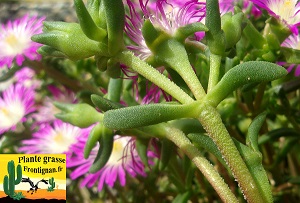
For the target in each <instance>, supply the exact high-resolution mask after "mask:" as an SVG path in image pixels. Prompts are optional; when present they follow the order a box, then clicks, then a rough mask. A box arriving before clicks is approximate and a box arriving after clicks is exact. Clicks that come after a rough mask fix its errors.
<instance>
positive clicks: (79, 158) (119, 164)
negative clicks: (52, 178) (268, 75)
mask: <svg viewBox="0 0 300 203" xmlns="http://www.w3.org/2000/svg"><path fill="white" fill-rule="evenodd" d="M86 141H87V136H80V137H78V142H77V143H76V144H75V145H73V146H72V151H73V154H74V156H73V157H71V158H69V159H68V162H67V167H68V168H74V169H73V170H72V172H71V174H70V177H71V179H73V180H74V179H77V178H79V177H83V180H82V182H81V187H84V186H86V187H89V188H90V187H93V186H94V185H96V184H97V185H98V190H99V191H101V190H102V189H103V186H104V185H105V184H106V185H108V186H110V187H113V186H114V184H115V182H116V181H117V179H118V181H119V183H120V185H121V186H124V185H125V184H126V173H128V174H129V175H130V176H131V177H135V176H136V175H141V176H146V173H145V171H144V168H145V167H144V165H143V163H142V161H141V159H140V157H139V156H138V154H137V151H136V149H135V140H134V139H133V138H131V137H120V136H115V140H114V145H113V150H112V153H111V156H110V158H109V160H108V162H107V163H106V165H105V166H104V167H103V168H102V169H101V170H99V171H98V172H96V173H89V169H90V167H91V166H92V164H93V162H94V160H95V158H96V156H97V153H98V149H99V147H101V146H99V144H97V145H96V146H95V147H94V148H93V150H92V151H91V154H90V156H89V157H88V159H84V157H83V149H84V146H85V143H86ZM149 156H150V157H151V156H152V157H153V156H154V155H153V153H152V152H151V151H149Z"/></svg>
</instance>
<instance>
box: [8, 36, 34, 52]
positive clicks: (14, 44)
mask: <svg viewBox="0 0 300 203" xmlns="http://www.w3.org/2000/svg"><path fill="white" fill-rule="evenodd" d="M4 41H5V45H6V46H5V47H4V48H5V50H6V52H7V54H8V55H16V54H21V53H23V51H24V50H25V49H26V48H27V47H28V46H29V43H30V39H27V38H25V37H24V36H16V35H15V33H9V34H8V35H7V36H6V38H5V40H4Z"/></svg>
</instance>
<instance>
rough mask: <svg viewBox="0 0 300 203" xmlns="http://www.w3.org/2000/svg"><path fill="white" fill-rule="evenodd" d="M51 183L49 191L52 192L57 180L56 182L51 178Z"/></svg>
mask: <svg viewBox="0 0 300 203" xmlns="http://www.w3.org/2000/svg"><path fill="white" fill-rule="evenodd" d="M49 184H50V186H49V187H48V190H47V191H48V192H52V191H54V188H55V182H54V178H53V177H52V178H49Z"/></svg>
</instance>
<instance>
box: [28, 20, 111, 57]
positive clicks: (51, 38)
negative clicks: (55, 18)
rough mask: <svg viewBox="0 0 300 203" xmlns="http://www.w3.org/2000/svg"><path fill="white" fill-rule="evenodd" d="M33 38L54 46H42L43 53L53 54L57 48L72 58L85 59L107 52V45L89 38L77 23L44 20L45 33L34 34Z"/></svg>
mask: <svg viewBox="0 0 300 203" xmlns="http://www.w3.org/2000/svg"><path fill="white" fill-rule="evenodd" d="M32 40H33V41H35V42H38V43H42V44H45V45H48V46H50V47H52V48H53V49H49V48H41V49H40V51H41V53H42V54H43V53H44V54H45V53H46V54H51V53H52V52H54V51H55V50H56V51H57V52H62V53H63V54H64V55H66V56H67V57H68V58H70V59H71V60H79V59H84V58H88V57H91V56H93V55H96V54H99V53H100V54H101V53H102V55H104V54H105V52H104V53H103V50H104V49H103V46H104V47H105V45H103V44H101V43H99V42H97V41H94V40H91V39H89V38H88V37H87V36H86V35H85V34H84V33H83V31H82V30H81V28H80V25H79V24H77V23H65V22H44V33H42V34H38V35H34V36H33V37H32ZM51 51H52V52H51Z"/></svg>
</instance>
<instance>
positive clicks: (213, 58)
mask: <svg viewBox="0 0 300 203" xmlns="http://www.w3.org/2000/svg"><path fill="white" fill-rule="evenodd" d="M221 58H222V57H221V56H219V55H216V54H212V53H211V54H210V56H209V63H210V65H209V67H210V69H209V79H208V87H207V92H209V91H210V90H212V89H213V88H214V87H215V86H216V84H217V83H218V82H219V75H220V65H221Z"/></svg>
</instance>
